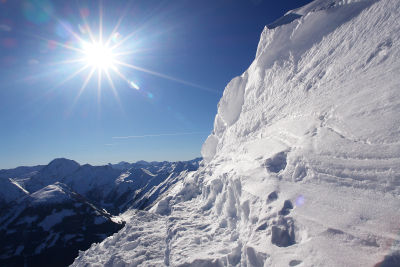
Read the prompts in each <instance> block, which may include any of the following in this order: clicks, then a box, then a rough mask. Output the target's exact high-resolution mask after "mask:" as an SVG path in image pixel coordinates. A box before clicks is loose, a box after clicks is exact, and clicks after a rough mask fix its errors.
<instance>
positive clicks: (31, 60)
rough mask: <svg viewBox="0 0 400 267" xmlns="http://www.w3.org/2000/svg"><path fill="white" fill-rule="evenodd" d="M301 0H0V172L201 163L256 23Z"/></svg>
mask: <svg viewBox="0 0 400 267" xmlns="http://www.w3.org/2000/svg"><path fill="white" fill-rule="evenodd" d="M308 2H310V0H280V1H269V0H268V1H267V0H201V1H200V0H198V1H195V0H173V1H171V0H165V1H161V0H146V1H116V0H113V1H111V0H103V1H94V0H92V1H72V0H71V1H61V0H59V1H50V0H0V169H1V168H11V167H16V166H20V165H35V164H47V163H48V162H49V161H51V160H52V159H53V158H56V157H66V158H70V159H74V160H76V161H78V162H80V163H90V164H96V165H97V164H105V163H108V162H112V163H116V162H119V161H122V160H123V161H128V162H133V161H137V160H142V159H143V160H150V161H151V160H157V161H159V160H169V161H174V160H189V159H192V158H195V157H198V156H200V149H201V145H202V143H203V142H204V140H205V139H206V137H207V136H208V134H209V133H210V132H211V131H212V127H213V121H214V116H215V114H216V111H217V103H218V101H219V99H220V97H221V96H222V92H223V90H224V87H225V86H226V84H227V83H228V82H229V81H230V80H231V79H232V78H233V77H235V76H238V75H240V74H242V73H243V72H244V71H245V70H246V68H247V67H248V66H249V65H250V63H251V62H252V60H253V59H254V56H255V53H256V48H257V43H258V40H259V36H260V33H261V31H262V29H263V28H264V26H265V25H266V24H269V23H271V22H273V21H274V20H275V19H277V18H279V17H280V16H282V15H283V14H284V13H286V12H287V11H288V10H290V9H294V8H296V7H299V6H302V5H304V4H306V3H308ZM100 14H102V16H100ZM100 17H102V19H101V20H100ZM100 21H102V23H100ZM117 24H119V26H118V28H115V26H116V25H117ZM100 27H102V30H101V31H100V30H99V29H100ZM89 29H90V31H89ZM90 32H91V33H92V34H90ZM99 32H101V33H102V35H103V42H102V44H106V43H107V42H106V41H107V40H108V37H109V36H110V35H111V38H110V41H109V43H108V47H114V50H112V53H113V59H112V62H113V63H115V64H113V67H114V68H111V67H110V68H109V67H108V66H107V67H104V66H102V67H101V68H100V67H99V68H96V66H94V65H93V64H94V63H93V61H95V62H97V63H99V62H104V61H102V60H101V59H98V58H97V54H96V53H94V52H93V51H94V50H96V49H97V45H96V46H91V44H92V41H91V35H92V38H93V39H94V40H95V43H97V42H98V40H99V38H100V37H99ZM84 43H86V46H85V45H84ZM87 44H89V46H87ZM104 46H106V45H104ZM88 47H89V48H88ZM93 49H94V50H93ZM96 51H97V50H96ZM102 51H103V50H102ZM107 51H109V50H107ZM93 53H94V54H93ZM107 53H108V52H107ZM110 53H111V52H110ZM88 58H90V60H91V62H88ZM107 62H108V61H107ZM116 62H117V63H118V64H116ZM89 63H90V64H89ZM97 63H96V64H97ZM121 64H123V65H121ZM84 67H86V68H84ZM115 68H116V69H115ZM79 70H82V71H81V72H78V71H79ZM115 70H116V71H115ZM92 72H93V73H92ZM90 73H92V76H91V78H90V80H88V81H87V83H85V81H86V80H87V78H88V77H89V76H90ZM99 73H100V75H99ZM107 73H108V75H109V78H110V80H111V81H112V83H110V82H109V78H108V76H107ZM73 74H76V75H75V76H73ZM99 77H100V78H99Z"/></svg>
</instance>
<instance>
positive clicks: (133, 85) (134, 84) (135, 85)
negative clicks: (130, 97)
mask: <svg viewBox="0 0 400 267" xmlns="http://www.w3.org/2000/svg"><path fill="white" fill-rule="evenodd" d="M129 85H130V86H131V87H132V88H133V89H136V90H139V89H140V88H139V86H138V85H137V84H136V83H134V82H133V81H130V82H129Z"/></svg>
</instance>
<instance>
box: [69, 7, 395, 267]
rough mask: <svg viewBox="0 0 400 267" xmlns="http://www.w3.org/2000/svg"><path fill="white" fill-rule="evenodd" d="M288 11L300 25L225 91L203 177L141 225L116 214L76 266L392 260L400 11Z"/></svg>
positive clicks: (275, 37) (276, 36)
mask: <svg viewBox="0 0 400 267" xmlns="http://www.w3.org/2000/svg"><path fill="white" fill-rule="evenodd" d="M290 12H292V13H295V14H299V15H301V17H299V18H297V19H295V20H293V21H291V22H288V23H282V24H281V25H279V26H277V27H274V28H273V29H269V28H267V27H266V28H265V29H264V31H263V33H262V34H261V38H260V42H259V45H258V49H257V55H256V58H255V60H254V62H253V63H252V64H251V66H250V67H249V69H248V70H247V71H246V72H245V73H244V74H242V75H241V76H240V77H237V78H234V79H233V80H232V81H231V82H230V83H229V84H228V85H227V87H226V89H225V91H224V94H223V97H222V99H221V101H220V103H219V105H218V114H217V115H216V117H215V123H214V130H213V132H212V133H211V135H210V136H209V137H208V138H207V140H206V142H205V143H204V145H203V148H202V154H203V157H204V159H205V160H206V164H205V165H204V166H203V167H201V168H199V170H198V171H196V172H190V173H188V174H187V175H186V177H185V179H184V180H183V181H182V182H178V183H177V184H176V185H175V186H174V187H172V188H170V189H169V191H168V192H167V193H166V195H164V197H163V198H162V199H160V200H159V201H158V203H157V204H156V205H155V206H154V207H153V208H152V209H151V210H150V211H149V212H140V213H136V212H134V211H133V210H130V211H127V212H126V213H125V214H123V215H122V216H125V218H126V221H127V224H126V226H125V227H124V228H123V229H122V230H121V231H120V232H119V233H117V234H114V236H111V237H109V238H107V239H106V240H105V241H104V242H102V243H100V244H94V245H92V247H91V248H90V249H89V250H87V251H85V252H81V253H80V255H79V257H78V258H77V259H76V260H75V262H74V264H73V266H98V265H104V266H117V265H118V266H160V265H165V266H374V265H375V264H377V263H379V262H380V263H381V266H389V265H388V264H390V263H391V262H396V261H397V260H398V256H396V255H399V252H398V251H399V250H400V246H399V244H400V241H399V240H400V236H399V230H400V224H399V222H400V213H399V207H400V197H399V194H400V128H399V125H400V116H399V115H400V94H399V88H400V76H399V74H400V42H399V41H400V35H399V32H400V20H399V19H398V17H399V14H400V1H398V0H381V1H369V0H365V1H323V0H318V1H314V2H312V3H310V4H309V5H307V6H305V7H302V8H299V9H297V10H293V11H290ZM290 12H288V13H287V14H290ZM393 255H394V256H393ZM385 256H386V257H385ZM396 257H397V258H396ZM385 261H386V263H384V262H385ZM397 262H398V261H397ZM385 264H386V265H385ZM377 266H378V265H377Z"/></svg>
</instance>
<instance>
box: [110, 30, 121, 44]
mask: <svg viewBox="0 0 400 267" xmlns="http://www.w3.org/2000/svg"><path fill="white" fill-rule="evenodd" d="M121 36H122V35H121V34H120V33H119V32H116V33H114V34H113V35H112V37H111V40H112V41H113V42H114V43H116V42H118V40H119V39H121Z"/></svg>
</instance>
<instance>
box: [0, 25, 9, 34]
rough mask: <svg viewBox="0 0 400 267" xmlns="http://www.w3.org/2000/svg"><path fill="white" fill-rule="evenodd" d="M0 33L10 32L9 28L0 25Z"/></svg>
mask: <svg viewBox="0 0 400 267" xmlns="http://www.w3.org/2000/svg"><path fill="white" fill-rule="evenodd" d="M0 31H3V32H10V31H11V27H10V26H8V25H6V24H0Z"/></svg>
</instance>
